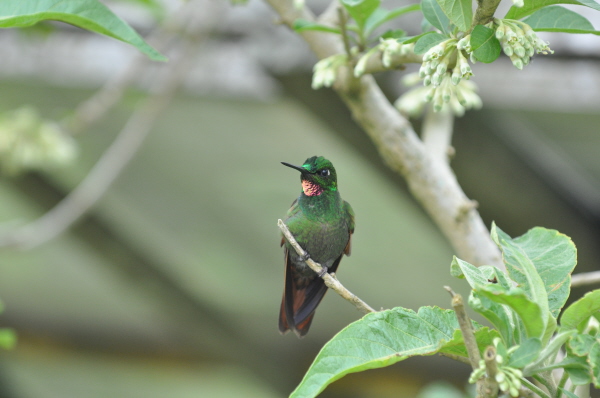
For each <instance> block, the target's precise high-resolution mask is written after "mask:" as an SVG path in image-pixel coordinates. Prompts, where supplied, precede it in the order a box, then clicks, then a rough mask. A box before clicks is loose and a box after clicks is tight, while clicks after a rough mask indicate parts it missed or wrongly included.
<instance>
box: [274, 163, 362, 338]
mask: <svg viewBox="0 0 600 398" xmlns="http://www.w3.org/2000/svg"><path fill="white" fill-rule="evenodd" d="M281 163H282V164H283V165H284V166H287V167H291V168H292V169H296V170H298V171H299V172H300V181H301V183H302V192H301V193H300V196H299V197H298V198H297V199H296V200H294V202H293V203H292V206H291V208H290V209H289V210H288V212H287V218H286V219H285V221H284V223H285V224H286V225H287V227H288V229H289V230H290V232H291V233H292V235H294V238H295V239H296V240H297V241H298V243H299V244H300V246H301V247H302V248H303V249H304V250H305V251H306V252H307V253H308V256H310V258H311V259H312V260H313V261H315V262H317V263H319V264H321V266H323V269H324V272H336V271H337V268H338V265H339V264H340V261H341V259H342V256H343V255H344V254H346V255H347V256H349V255H350V247H351V240H352V239H351V238H352V234H353V233H354V211H353V210H352V207H350V204H349V203H348V202H346V201H344V200H342V198H341V196H340V193H339V191H338V187H337V174H336V172H335V168H334V167H333V164H331V162H330V161H329V160H327V159H325V158H324V157H322V156H318V157H317V156H313V157H310V158H308V159H306V161H305V162H304V164H303V165H302V166H294V165H293V164H289V163H285V162H281ZM281 246H284V261H285V284H284V287H283V299H282V300H281V309H280V311H279V331H280V332H281V334H284V333H286V332H287V331H288V330H290V329H291V330H293V331H294V333H296V335H297V336H298V337H303V336H304V335H306V333H308V329H309V328H310V324H311V322H312V320H313V317H314V315H315V310H316V308H317V306H318V305H319V303H320V302H321V299H322V298H323V296H324V295H325V293H326V292H327V286H326V285H325V282H324V281H323V279H321V276H322V275H317V273H316V272H314V271H313V270H312V269H311V268H310V267H309V266H308V265H306V262H305V261H306V260H307V259H308V257H306V258H303V257H301V256H299V255H298V254H297V253H296V251H295V250H294V248H293V247H292V246H291V245H290V244H289V243H288V242H287V241H286V239H285V238H284V237H282V238H281ZM323 275H324V274H323Z"/></svg>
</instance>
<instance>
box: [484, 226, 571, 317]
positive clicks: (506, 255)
mask: <svg viewBox="0 0 600 398" xmlns="http://www.w3.org/2000/svg"><path fill="white" fill-rule="evenodd" d="M492 239H494V241H495V242H496V243H497V244H498V247H500V250H501V251H502V256H503V259H504V263H505V264H506V269H507V271H508V274H509V275H510V277H511V279H512V280H514V281H515V282H517V284H518V285H519V286H520V287H521V288H522V289H523V290H525V291H526V292H527V294H528V296H529V298H531V299H532V300H533V301H535V302H536V303H537V304H538V305H539V306H540V308H541V310H542V311H543V312H546V311H550V313H551V314H552V316H553V317H554V318H556V317H557V316H558V314H559V312H560V309H561V308H562V307H563V305H564V304H565V302H566V300H567V298H568V297H569V290H570V285H571V272H573V268H575V264H576V263H577V250H576V248H575V245H574V244H573V242H572V241H571V239H570V238H569V237H568V236H566V235H563V234H561V233H559V232H558V231H556V230H552V229H546V228H541V227H536V228H533V229H530V230H529V231H527V233H525V234H524V235H522V236H520V237H518V238H515V239H511V238H510V237H509V236H508V235H507V234H506V233H504V232H502V231H501V230H500V228H498V227H497V226H496V225H493V226H492Z"/></svg>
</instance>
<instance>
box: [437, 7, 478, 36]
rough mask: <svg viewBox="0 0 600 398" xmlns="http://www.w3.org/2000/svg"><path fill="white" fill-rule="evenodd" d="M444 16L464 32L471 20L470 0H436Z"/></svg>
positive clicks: (469, 25)
mask: <svg viewBox="0 0 600 398" xmlns="http://www.w3.org/2000/svg"><path fill="white" fill-rule="evenodd" d="M437 3H438V4H439V5H440V7H441V9H442V10H443V11H444V14H446V16H447V17H448V19H450V22H452V23H453V24H454V25H456V27H457V28H458V29H459V30H460V31H462V32H466V31H467V30H468V29H469V28H470V27H471V21H472V20H473V9H472V8H471V7H472V5H473V3H472V1H471V0H437Z"/></svg>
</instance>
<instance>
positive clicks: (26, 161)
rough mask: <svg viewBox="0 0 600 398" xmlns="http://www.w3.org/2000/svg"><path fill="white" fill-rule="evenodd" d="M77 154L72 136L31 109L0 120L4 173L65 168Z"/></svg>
mask: <svg viewBox="0 0 600 398" xmlns="http://www.w3.org/2000/svg"><path fill="white" fill-rule="evenodd" d="M76 153H77V147H76V145H75V141H74V140H73V139H72V138H71V136H69V135H67V134H66V133H65V132H64V131H63V130H61V129H60V127H59V126H58V125H57V124H56V123H54V122H52V121H48V120H43V119H42V118H41V117H40V115H39V114H38V113H37V111H35V110H34V109H32V108H30V107H23V108H20V109H17V110H16V111H13V112H10V113H8V114H5V115H2V116H1V117H0V167H1V168H2V170H3V171H4V172H5V173H7V174H11V175H15V174H18V173H20V172H22V171H24V170H32V169H38V170H39V169H43V168H47V167H53V166H57V165H64V164H66V163H68V162H70V161H72V160H73V159H74V158H75V155H76Z"/></svg>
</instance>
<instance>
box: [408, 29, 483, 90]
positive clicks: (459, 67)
mask: <svg viewBox="0 0 600 398" xmlns="http://www.w3.org/2000/svg"><path fill="white" fill-rule="evenodd" d="M464 41H465V39H461V41H460V42H457V40H456V39H448V40H446V41H443V42H441V43H440V44H438V45H436V46H434V47H432V48H430V49H429V51H427V52H426V53H425V55H423V64H422V65H421V68H420V69H419V76H420V77H421V78H422V79H423V84H424V85H425V86H429V85H432V86H433V87H439V86H441V85H442V83H443V82H444V81H445V79H446V77H447V75H448V74H450V75H451V79H450V81H451V82H452V84H454V85H455V86H456V85H457V84H458V83H459V82H460V81H461V80H462V79H467V80H468V79H469V78H470V77H471V76H473V71H472V70H471V66H470V65H469V61H467V58H466V57H465V56H464V54H463V51H462V50H463V49H464V50H466V48H465V47H464V46H461V48H459V47H458V43H461V44H462V43H463V42H464ZM467 43H468V40H467ZM451 65H453V66H452V69H450V67H451Z"/></svg>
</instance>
